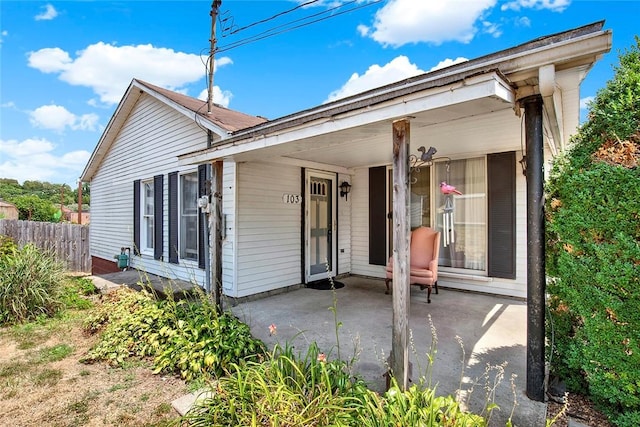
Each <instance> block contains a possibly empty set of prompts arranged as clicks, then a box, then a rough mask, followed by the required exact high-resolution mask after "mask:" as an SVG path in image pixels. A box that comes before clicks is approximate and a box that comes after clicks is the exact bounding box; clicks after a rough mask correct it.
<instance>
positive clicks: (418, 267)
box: [386, 227, 440, 286]
mask: <svg viewBox="0 0 640 427" xmlns="http://www.w3.org/2000/svg"><path fill="white" fill-rule="evenodd" d="M410 251H411V266H410V270H409V275H410V276H411V277H410V280H411V283H412V284H420V285H427V286H431V285H433V283H434V282H435V281H436V280H438V258H437V257H438V253H439V252H440V233H438V232H437V231H435V230H433V229H431V228H428V227H419V228H416V229H415V230H413V232H412V233H411V245H410ZM392 258H393V257H392ZM392 258H389V263H388V264H387V267H386V276H387V279H393V262H392Z"/></svg>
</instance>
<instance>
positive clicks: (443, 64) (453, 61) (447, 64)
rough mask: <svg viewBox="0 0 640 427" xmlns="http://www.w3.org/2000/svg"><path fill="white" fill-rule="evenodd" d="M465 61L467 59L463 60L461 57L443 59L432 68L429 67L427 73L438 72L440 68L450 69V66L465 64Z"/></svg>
mask: <svg viewBox="0 0 640 427" xmlns="http://www.w3.org/2000/svg"><path fill="white" fill-rule="evenodd" d="M466 61H468V59H467V58H463V57H462V56H459V57H457V58H456V59H451V58H447V59H443V60H442V61H440V62H438V64H437V65H435V66H434V67H431V68H430V69H429V71H435V70H439V69H440V68H446V67H450V66H452V65H455V64H459V63H461V62H466Z"/></svg>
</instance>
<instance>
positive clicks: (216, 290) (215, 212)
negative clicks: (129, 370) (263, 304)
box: [207, 0, 223, 312]
mask: <svg viewBox="0 0 640 427" xmlns="http://www.w3.org/2000/svg"><path fill="white" fill-rule="evenodd" d="M221 4H222V0H213V2H212V3H211V13H210V15H211V38H210V39H209V42H210V43H211V45H210V51H209V82H208V83H209V84H208V88H207V89H208V94H207V114H208V115H210V114H211V113H212V110H213V69H214V65H215V61H214V56H215V52H216V21H217V20H218V9H219V8H220V5H221ZM212 141H213V133H212V132H211V131H210V130H209V131H208V132H207V147H210V146H211V144H212ZM207 176H208V177H209V182H210V185H211V188H210V192H209V194H210V195H211V196H210V197H211V199H210V201H209V202H210V204H211V206H210V208H209V212H208V214H207V222H208V227H207V230H208V234H209V236H208V238H209V253H208V261H209V262H208V267H209V272H208V273H209V275H208V280H209V287H210V288H209V289H208V290H209V292H212V293H213V298H214V301H215V304H216V307H218V309H219V310H220V311H221V312H222V309H223V307H222V227H223V224H222V162H221V161H217V162H214V163H213V164H209V165H208V171H207Z"/></svg>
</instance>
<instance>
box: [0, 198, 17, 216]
mask: <svg viewBox="0 0 640 427" xmlns="http://www.w3.org/2000/svg"><path fill="white" fill-rule="evenodd" d="M19 213H20V212H18V208H17V207H16V205H14V204H13V203H9V202H5V201H4V200H1V199H0V219H18V216H19Z"/></svg>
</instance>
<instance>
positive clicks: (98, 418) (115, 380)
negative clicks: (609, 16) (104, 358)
mask: <svg viewBox="0 0 640 427" xmlns="http://www.w3.org/2000/svg"><path fill="white" fill-rule="evenodd" d="M91 298H92V299H93V300H94V302H95V304H96V306H97V305H99V304H100V296H92V297H91ZM91 310H93V308H85V309H83V310H75V309H74V310H66V311H65V312H64V313H63V314H62V315H60V316H57V317H56V318H53V319H46V320H41V321H36V322H32V323H27V324H23V325H18V326H9V327H3V328H0V405H1V409H0V425H3V426H9V425H14V426H61V427H62V426H69V427H71V426H98V425H99V426H105V425H107V426H164V425H168V424H169V423H170V422H171V421H172V420H173V421H175V420H176V419H177V418H178V414H177V413H176V412H175V411H174V410H173V408H172V407H171V401H172V400H174V399H176V398H177V397H180V396H182V395H183V394H185V393H187V392H188V390H187V385H186V383H185V382H184V381H183V380H181V379H179V378H178V377H175V376H162V375H154V374H152V372H151V371H152V369H151V368H150V363H148V362H145V361H137V362H131V363H128V364H127V365H126V366H124V367H123V368H113V367H110V366H109V365H108V364H106V363H94V364H83V363H80V362H79V359H80V358H81V357H82V356H83V355H85V353H86V352H87V350H89V348H90V347H91V346H92V345H94V344H95V342H96V340H97V336H96V335H92V336H88V335H87V334H86V333H84V332H83V329H82V322H83V319H85V318H86V317H87V315H88V314H89V313H90V312H91Z"/></svg>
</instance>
